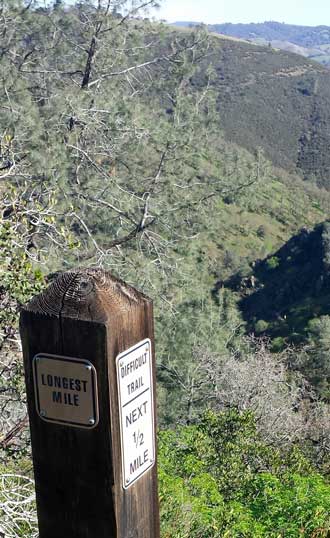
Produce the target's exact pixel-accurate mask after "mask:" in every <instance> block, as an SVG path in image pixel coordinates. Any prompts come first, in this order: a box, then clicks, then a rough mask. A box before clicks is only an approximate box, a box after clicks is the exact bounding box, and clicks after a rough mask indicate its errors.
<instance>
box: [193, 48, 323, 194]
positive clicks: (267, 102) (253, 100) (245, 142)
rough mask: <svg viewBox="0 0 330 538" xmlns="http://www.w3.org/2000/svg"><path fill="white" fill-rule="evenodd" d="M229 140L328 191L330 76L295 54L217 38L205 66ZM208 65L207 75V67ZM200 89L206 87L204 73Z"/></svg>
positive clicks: (223, 127)
mask: <svg viewBox="0 0 330 538" xmlns="http://www.w3.org/2000/svg"><path fill="white" fill-rule="evenodd" d="M210 63H211V65H212V67H213V81H212V84H213V88H214V90H215V92H216V94H217V96H216V100H217V108H218V111H219V114H220V118H221V120H220V124H221V128H222V130H223V131H224V133H225V136H226V138H227V140H229V141H233V142H235V143H237V144H238V145H240V146H243V147H245V148H247V149H248V150H249V151H251V152H255V151H256V149H257V148H262V149H263V150H264V151H265V155H266V157H267V158H269V159H270V160H271V161H272V162H273V163H274V164H275V166H279V167H284V168H286V169H287V170H289V171H291V172H297V173H298V174H300V175H301V176H302V177H303V178H305V179H308V180H313V179H314V180H316V181H317V183H318V184H319V185H320V186H325V187H326V188H328V187H329V186H330V183H329V177H330V154H329V152H328V149H327V148H328V145H329V138H330V133H329V129H328V125H329V122H330V72H329V71H328V70H327V69H325V68H323V67H322V66H320V65H318V64H317V63H315V62H312V61H310V60H308V59H305V58H303V57H301V56H298V55H296V54H292V53H289V52H284V51H275V50H272V49H270V48H267V47H261V46H256V45H249V44H248V43H245V42H242V41H235V40H228V39H222V38H221V37H219V38H218V39H216V38H214V40H213V41H212V47H211V50H210V52H209V55H208V60H207V65H209V64H210ZM207 65H206V64H205V69H206V67H207ZM197 84H199V85H203V84H205V76H204V75H203V74H202V73H201V74H200V78H199V80H198V81H197Z"/></svg>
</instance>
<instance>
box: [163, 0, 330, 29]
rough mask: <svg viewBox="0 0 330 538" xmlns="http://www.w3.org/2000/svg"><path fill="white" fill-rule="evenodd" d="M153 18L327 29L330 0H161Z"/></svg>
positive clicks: (329, 24)
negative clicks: (279, 23)
mask: <svg viewBox="0 0 330 538" xmlns="http://www.w3.org/2000/svg"><path fill="white" fill-rule="evenodd" d="M161 3H162V7H161V8H160V10H157V12H156V14H155V16H156V18H160V19H165V20H167V21H168V22H175V21H196V22H205V23H213V24H216V23H218V24H219V23H223V22H235V23H237V22H243V23H248V22H264V21H269V20H273V21H278V22H285V23H288V24H299V25H306V26H317V25H320V24H324V25H327V26H330V0H272V1H269V0H163V1H162V2H161Z"/></svg>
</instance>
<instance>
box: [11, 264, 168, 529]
mask: <svg viewBox="0 0 330 538" xmlns="http://www.w3.org/2000/svg"><path fill="white" fill-rule="evenodd" d="M20 331H21V337H22V343H23V355H24V365H25V376H26V388H27V401H28V411H29V417H30V428H31V439H32V451H33V463H34V473H35V483H36V495H37V509H38V521H39V532H40V538H158V537H159V510H158V494H157V469H156V464H155V459H156V448H155V400H154V394H155V367H154V340H153V313H152V303H151V301H150V300H149V299H148V298H147V297H145V296H144V295H143V294H141V293H139V292H137V291H136V290H135V289H134V288H132V287H130V286H127V285H126V284H125V283H124V282H122V281H120V280H118V279H116V278H114V277H112V276H111V275H110V274H109V273H106V272H104V271H101V270H97V269H95V270H92V269H91V270H77V271H70V272H68V273H63V274H62V275H61V276H59V277H58V278H57V279H56V280H55V281H54V282H53V283H52V284H51V285H50V286H49V288H48V289H47V290H46V291H45V292H44V293H42V294H40V295H38V296H36V297H34V298H33V299H32V300H31V301H30V303H28V304H27V305H26V306H25V307H24V309H23V311H22V313H21V321H20Z"/></svg>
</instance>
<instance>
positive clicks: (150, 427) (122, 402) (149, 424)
mask: <svg viewBox="0 0 330 538" xmlns="http://www.w3.org/2000/svg"><path fill="white" fill-rule="evenodd" d="M116 366H117V380H118V397H119V414H120V433H121V453H122V472H123V488H124V489H127V488H129V487H130V486H131V485H132V484H133V483H134V482H136V480H138V479H139V478H140V477H141V476H142V475H143V474H144V473H145V472H146V471H147V470H148V469H150V468H151V467H152V466H153V464H154V462H155V431H154V401H153V383H152V357H151V342H150V340H149V339H146V340H143V341H142V342H139V343H138V344H136V345H135V346H133V347H131V348H130V349H128V350H127V351H124V352H123V353H120V355H118V357H117V358H116Z"/></svg>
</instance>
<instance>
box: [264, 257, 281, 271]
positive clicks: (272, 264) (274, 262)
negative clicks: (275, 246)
mask: <svg viewBox="0 0 330 538" xmlns="http://www.w3.org/2000/svg"><path fill="white" fill-rule="evenodd" d="M266 265H267V268H268V269H270V270H272V269H277V268H278V266H279V265H280V260H279V259H278V257H277V256H272V257H271V258H269V259H268V260H267V261H266Z"/></svg>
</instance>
